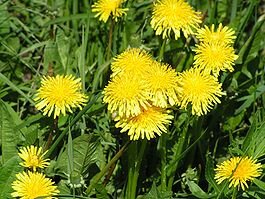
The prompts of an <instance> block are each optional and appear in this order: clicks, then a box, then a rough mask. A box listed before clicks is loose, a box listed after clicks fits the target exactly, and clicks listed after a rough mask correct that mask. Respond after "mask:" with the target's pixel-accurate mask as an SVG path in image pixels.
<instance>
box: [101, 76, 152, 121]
mask: <svg viewBox="0 0 265 199" xmlns="http://www.w3.org/2000/svg"><path fill="white" fill-rule="evenodd" d="M103 95H104V97H103V102H105V103H108V110H109V111H110V112H111V113H115V112H116V111H117V113H118V115H119V116H126V117H129V116H133V115H138V114H139V113H140V112H141V108H146V107H147V105H149V103H148V95H149V93H148V90H147V88H146V84H145V82H143V81H142V80H141V79H138V78H137V76H134V75H131V74H124V75H117V76H115V77H114V78H112V80H111V81H110V82H109V83H108V85H107V86H106V87H105V89H104V91H103Z"/></svg>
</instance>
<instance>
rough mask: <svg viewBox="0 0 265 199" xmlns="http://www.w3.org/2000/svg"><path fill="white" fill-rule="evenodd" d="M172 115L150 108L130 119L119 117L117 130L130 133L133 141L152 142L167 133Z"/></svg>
mask: <svg viewBox="0 0 265 199" xmlns="http://www.w3.org/2000/svg"><path fill="white" fill-rule="evenodd" d="M172 118H173V116H172V115H170V114H169V113H168V111H167V110H166V109H163V108H160V107H155V106H150V107H148V108H147V109H142V110H141V113H139V114H138V115H136V116H132V117H129V118H120V117H117V118H116V119H115V120H116V121H118V122H117V123H116V125H115V126H116V127H117V128H122V130H121V133H122V132H126V131H128V136H130V139H131V140H138V139H139V138H141V139H144V138H147V139H148V140H150V139H151V138H154V137H155V136H156V135H159V136H160V135H161V134H162V133H166V131H167V128H166V126H167V125H169V124H170V123H171V119H172Z"/></svg>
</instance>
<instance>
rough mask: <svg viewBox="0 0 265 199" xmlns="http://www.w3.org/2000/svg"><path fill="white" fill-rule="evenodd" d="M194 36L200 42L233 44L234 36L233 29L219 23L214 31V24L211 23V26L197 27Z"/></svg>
mask: <svg viewBox="0 0 265 199" xmlns="http://www.w3.org/2000/svg"><path fill="white" fill-rule="evenodd" d="M196 36H197V38H198V39H199V41H200V42H204V43H210V44H211V43H219V44H233V42H234V40H235V38H236V36H235V31H234V30H233V29H231V28H229V27H227V26H223V25H222V24H221V23H220V24H219V26H218V28H217V30H216V31H215V27H214V24H212V26H211V28H209V27H208V26H204V28H201V29H198V31H197V33H196Z"/></svg>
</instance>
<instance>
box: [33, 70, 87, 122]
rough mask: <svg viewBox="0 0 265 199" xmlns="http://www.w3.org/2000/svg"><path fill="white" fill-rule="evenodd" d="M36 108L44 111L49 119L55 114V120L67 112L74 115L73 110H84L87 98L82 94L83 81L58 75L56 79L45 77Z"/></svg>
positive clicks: (36, 99) (69, 76) (70, 76)
mask: <svg viewBox="0 0 265 199" xmlns="http://www.w3.org/2000/svg"><path fill="white" fill-rule="evenodd" d="M35 101H37V102H38V103H37V105H36V108H37V109H38V110H42V109H43V111H44V113H43V114H44V115H48V116H49V117H50V116H51V114H52V113H53V112H54V118H56V116H59V115H60V114H61V113H62V114H63V115H66V111H69V112H70V113H72V108H76V107H77V108H79V109H82V105H84V104H85V102H86V101H87V97H86V96H85V95H84V94H83V93H81V79H80V78H78V79H75V78H74V77H73V76H72V75H66V76H62V75H57V76H56V77H50V76H48V77H44V78H42V81H41V87H40V88H39V90H38V92H37V96H36V98H35Z"/></svg>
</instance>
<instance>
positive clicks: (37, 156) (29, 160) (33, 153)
mask: <svg viewBox="0 0 265 199" xmlns="http://www.w3.org/2000/svg"><path fill="white" fill-rule="evenodd" d="M47 152H48V151H45V152H44V153H43V152H42V147H40V148H38V147H35V146H33V145H31V146H27V147H23V148H22V149H20V153H18V155H19V157H20V158H21V159H22V160H23V161H24V162H22V163H20V164H21V165H22V166H24V167H28V168H32V169H33V171H34V172H35V171H36V168H44V167H47V166H48V165H49V162H48V161H49V159H44V155H45V154H46V153H47Z"/></svg>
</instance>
